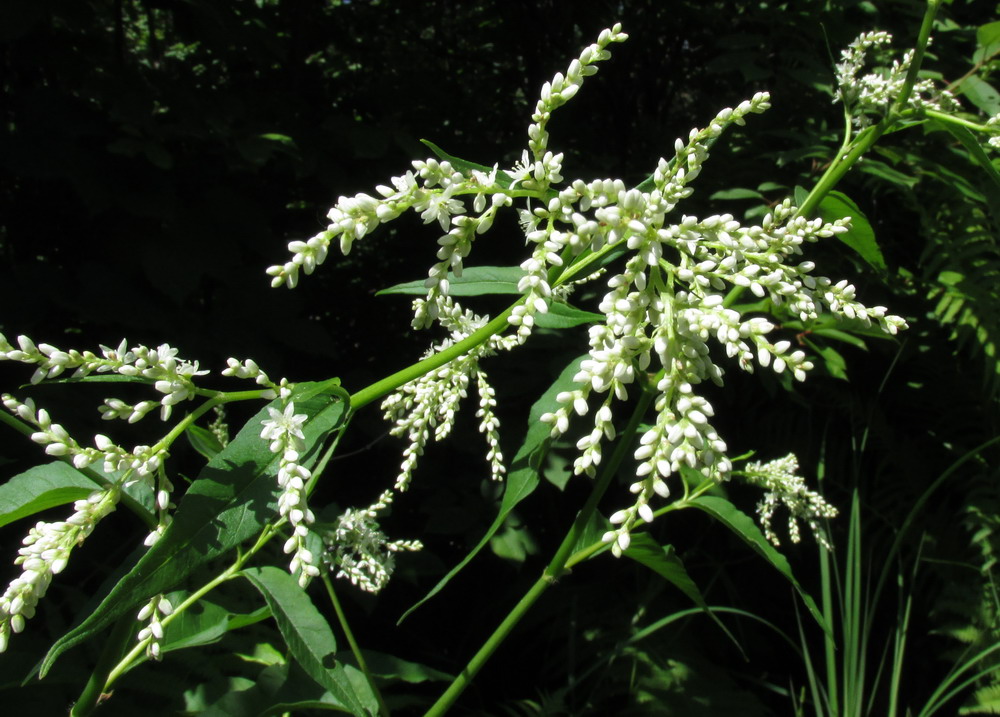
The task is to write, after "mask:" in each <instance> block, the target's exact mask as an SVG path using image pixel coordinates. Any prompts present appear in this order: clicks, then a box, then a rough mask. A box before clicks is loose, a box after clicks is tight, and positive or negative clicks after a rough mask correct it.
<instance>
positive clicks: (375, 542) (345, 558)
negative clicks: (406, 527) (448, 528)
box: [323, 490, 423, 593]
mask: <svg viewBox="0 0 1000 717" xmlns="http://www.w3.org/2000/svg"><path fill="white" fill-rule="evenodd" d="M391 504H392V491H388V490H387V491H385V492H384V493H382V495H381V496H379V499H378V500H377V501H376V502H375V503H373V504H372V505H370V506H368V507H367V508H351V509H349V510H346V511H344V513H343V514H342V515H341V516H340V518H338V520H337V523H336V525H335V526H334V527H333V528H332V529H330V530H328V531H326V532H325V533H324V535H323V542H324V543H325V544H326V546H327V552H326V553H325V555H324V560H325V561H326V562H327V563H329V564H330V565H331V567H333V568H335V569H336V570H337V577H338V578H347V579H348V580H350V581H351V582H352V583H353V584H354V585H357V586H358V587H359V588H361V589H362V590H364V591H366V592H371V593H377V592H379V591H380V590H381V589H382V588H384V587H385V585H386V583H388V582H389V578H390V577H392V573H393V571H394V570H395V568H396V560H395V557H394V555H395V553H398V552H401V551H416V550H421V549H422V548H423V545H422V544H421V543H420V541H419V540H393V541H390V540H389V539H388V537H387V536H386V534H385V533H384V532H383V531H382V528H381V526H380V525H379V522H378V514H379V513H381V512H382V511H384V510H385V509H386V508H388V507H389V506H390V505H391Z"/></svg>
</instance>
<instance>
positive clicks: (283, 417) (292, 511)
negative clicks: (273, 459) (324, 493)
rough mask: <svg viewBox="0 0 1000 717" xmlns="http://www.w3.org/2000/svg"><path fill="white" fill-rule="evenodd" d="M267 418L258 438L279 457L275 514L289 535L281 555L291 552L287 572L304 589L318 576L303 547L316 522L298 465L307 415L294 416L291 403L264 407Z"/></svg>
mask: <svg viewBox="0 0 1000 717" xmlns="http://www.w3.org/2000/svg"><path fill="white" fill-rule="evenodd" d="M268 413H269V415H270V416H271V417H270V419H265V420H264V421H262V425H263V427H264V428H263V430H262V431H261V432H260V437H261V438H263V439H264V440H266V441H269V442H270V443H269V446H268V448H269V449H270V451H271V453H275V454H277V455H279V456H281V459H280V461H279V462H278V476H277V478H278V486H279V487H280V488H281V495H280V496H279V498H278V512H279V513H280V515H281V516H282V517H283V518H287V519H288V523H289V525H290V526H291V528H292V536H291V537H290V538H289V539H288V540H287V541H286V542H285V546H284V551H285V553H293V555H292V560H291V562H290V563H289V567H288V570H289V572H290V573H291V574H292V575H296V574H297V575H298V580H299V585H301V586H302V587H306V586H307V585H308V584H309V582H310V581H311V580H312V579H313V578H314V577H316V576H317V575H319V568H318V566H317V561H316V556H314V555H313V554H312V551H310V550H309V548H307V547H306V537H307V536H308V535H309V526H310V525H312V523H313V522H315V520H316V516H315V515H313V512H312V510H310V509H309V506H308V504H307V503H306V490H305V487H306V483H307V482H308V481H309V479H310V478H311V477H312V473H310V471H309V469H308V468H306V467H305V466H303V465H301V464H300V463H299V460H300V458H301V454H302V452H303V451H304V450H305V434H304V433H303V431H302V429H303V427H304V426H305V423H306V421H307V420H308V419H309V416H308V415H306V414H304V413H299V414H297V413H295V402H294V401H289V402H288V403H287V404H286V405H285V408H284V410H283V411H279V410H277V409H275V408H268Z"/></svg>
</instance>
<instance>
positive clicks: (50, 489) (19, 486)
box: [0, 461, 101, 526]
mask: <svg viewBox="0 0 1000 717" xmlns="http://www.w3.org/2000/svg"><path fill="white" fill-rule="evenodd" d="M100 487H101V486H99V485H98V484H97V483H95V482H94V481H92V480H91V479H90V478H88V477H87V476H85V475H84V474H83V473H81V472H80V471H78V470H77V469H76V468H74V467H73V466H71V465H69V464H68V463H63V462H62V461H55V462H53V463H48V464H46V465H44V466H35V467H34V468H29V469H28V470H26V471H25V472H24V473H19V474H18V475H16V476H14V477H13V478H11V479H10V480H8V481H7V482H6V483H4V484H3V485H0V526H4V525H7V524H8V523H13V522H14V521H16V520H20V519H21V518H27V517H28V516H29V515H34V514H35V513H40V512H41V511H43V510H48V509H49V508H54V507H56V506H57V505H66V504H67V503H73V502H75V501H78V500H83V499H84V498H86V497H87V496H88V495H90V494H91V493H93V492H94V491H95V490H97V489H99V488H100Z"/></svg>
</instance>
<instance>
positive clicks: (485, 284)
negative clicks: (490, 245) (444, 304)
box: [375, 266, 524, 296]
mask: <svg viewBox="0 0 1000 717" xmlns="http://www.w3.org/2000/svg"><path fill="white" fill-rule="evenodd" d="M523 276H524V269H522V268H521V267H519V266H473V267H468V268H466V269H464V270H463V271H462V276H460V277H456V276H455V275H454V274H453V273H451V272H449V273H448V283H449V284H450V289H449V291H448V293H449V294H450V295H452V296H482V295H484V294H520V293H521V292H520V291H518V289H517V283H518V282H519V281H520V280H521V278H522V277H523ZM426 293H427V287H426V286H425V284H424V280H423V279H419V280H417V281H408V282H406V283H405V284H396V285H395V286H390V287H389V288H388V289H382V290H381V291H378V292H376V293H375V295H376V296H384V295H386V294H409V295H414V296H423V295H424V294H426Z"/></svg>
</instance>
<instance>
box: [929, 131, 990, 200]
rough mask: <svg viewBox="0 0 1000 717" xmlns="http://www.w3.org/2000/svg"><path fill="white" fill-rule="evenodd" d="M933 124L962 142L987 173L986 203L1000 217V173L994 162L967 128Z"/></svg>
mask: <svg viewBox="0 0 1000 717" xmlns="http://www.w3.org/2000/svg"><path fill="white" fill-rule="evenodd" d="M933 124H935V125H936V126H937V127H939V128H943V129H945V130H947V131H948V132H950V133H951V134H952V136H953V137H954V138H955V139H957V140H958V141H959V142H961V143H962V146H963V147H965V149H966V150H967V151H968V152H969V154H970V155H971V156H972V159H973V161H974V162H976V164H978V165H979V166H980V167H981V168H982V170H983V171H984V172H985V173H986V179H987V181H986V183H985V185H984V187H983V188H984V190H985V192H986V202H987V203H988V204H989V206H990V211H992V212H993V213H994V216H997V215H1000V172H997V170H996V168H995V167H994V166H993V162H992V161H990V158H989V157H988V156H987V154H986V152H985V151H983V148H982V146H981V145H980V144H979V141H978V140H977V139H976V137H975V136H974V135H973V134H972V132H970V131H969V130H967V129H966V128H965V127H959V126H958V125H955V124H952V123H951V122H948V123H944V122H934V123H933Z"/></svg>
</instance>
